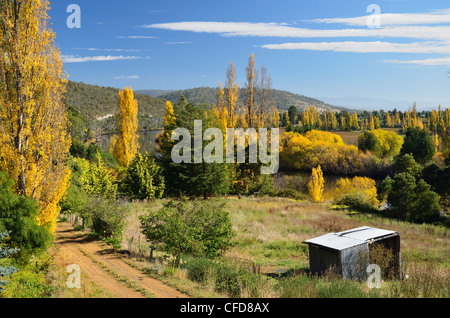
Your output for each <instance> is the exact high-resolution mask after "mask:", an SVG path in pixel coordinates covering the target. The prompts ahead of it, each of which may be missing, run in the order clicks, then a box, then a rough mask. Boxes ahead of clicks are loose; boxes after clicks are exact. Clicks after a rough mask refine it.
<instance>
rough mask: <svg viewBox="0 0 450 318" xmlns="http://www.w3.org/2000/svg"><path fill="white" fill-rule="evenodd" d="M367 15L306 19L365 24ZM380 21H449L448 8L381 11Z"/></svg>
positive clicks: (383, 24)
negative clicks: (395, 11) (420, 10)
mask: <svg viewBox="0 0 450 318" xmlns="http://www.w3.org/2000/svg"><path fill="white" fill-rule="evenodd" d="M368 17H370V15H369V16H361V17H354V18H326V19H313V20H307V21H309V22H316V23H328V24H329V23H339V24H346V25H354V26H366V25H367V19H368ZM380 21H381V25H382V26H388V25H421V24H441V23H450V9H444V10H436V11H433V12H427V13H382V14H380Z"/></svg>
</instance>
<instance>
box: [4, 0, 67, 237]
mask: <svg viewBox="0 0 450 318" xmlns="http://www.w3.org/2000/svg"><path fill="white" fill-rule="evenodd" d="M48 10H49V2H48V1H47V0H42V1H31V0H22V1H19V0H4V1H2V2H1V5H0V38H1V39H2V40H1V42H0V47H1V54H0V78H1V80H0V170H4V171H7V172H8V173H9V175H10V176H11V177H12V178H13V179H14V180H15V181H16V190H17V192H18V193H19V194H20V195H25V196H28V197H31V198H33V199H35V200H37V201H38V202H39V203H40V213H39V216H38V217H37V219H38V221H39V224H40V225H44V224H47V225H48V226H49V228H50V230H51V232H54V230H55V227H56V218H57V216H58V214H59V212H60V208H59V206H58V203H59V202H60V200H61V198H62V197H63V196H64V194H65V192H66V190H67V188H68V186H69V179H70V170H69V169H68V168H67V166H66V165H65V161H66V158H67V153H68V151H69V147H70V137H69V136H68V135H67V114H66V109H65V105H64V103H63V101H62V99H63V94H64V92H65V85H66V82H67V80H66V78H65V74H64V72H63V64H62V61H61V57H60V51H59V50H58V48H57V47H56V45H55V34H54V33H53V31H52V29H51V28H50V24H49V16H48V14H47V11H48Z"/></svg>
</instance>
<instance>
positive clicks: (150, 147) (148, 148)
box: [99, 130, 341, 202]
mask: <svg viewBox="0 0 450 318" xmlns="http://www.w3.org/2000/svg"><path fill="white" fill-rule="evenodd" d="M162 132H163V130H155V131H143V132H140V133H139V144H140V149H139V151H140V152H141V153H146V152H147V153H149V154H150V155H156V153H157V152H158V149H159V145H158V141H157V140H158V137H159V134H161V133H162ZM111 137H112V135H105V136H103V137H102V138H101V139H100V143H99V145H100V147H101V148H102V150H103V151H106V152H109V145H110V138H111ZM283 176H294V177H299V179H303V180H304V182H309V180H310V177H311V173H307V172H291V171H289V172H286V171H280V172H278V173H277V174H275V175H274V179H275V185H277V184H279V183H280V182H281V180H282V178H283ZM323 178H324V180H325V185H324V193H323V197H324V201H326V202H329V201H331V200H332V199H333V196H334V192H335V189H336V182H337V181H338V180H339V179H340V178H341V177H339V176H333V175H324V176H323Z"/></svg>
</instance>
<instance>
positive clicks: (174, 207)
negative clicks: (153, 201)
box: [140, 200, 234, 266]
mask: <svg viewBox="0 0 450 318" xmlns="http://www.w3.org/2000/svg"><path fill="white" fill-rule="evenodd" d="M140 220H141V228H142V231H143V233H144V235H145V236H146V237H147V240H148V241H149V242H150V243H152V244H153V245H159V246H161V248H162V249H163V250H164V251H166V252H167V253H169V254H171V255H172V256H174V257H175V265H176V266H178V264H179V261H180V257H181V255H182V254H190V255H193V256H201V255H205V256H207V257H210V258H214V257H216V256H218V255H220V254H221V253H223V252H224V251H226V250H227V249H228V248H229V247H230V246H231V239H232V238H233V236H234V232H233V230H232V224H231V220H230V217H229V215H228V212H227V211H226V210H225V205H224V204H223V203H220V202H216V201H202V202H198V201H194V202H192V201H190V202H189V201H187V200H182V201H179V202H175V201H170V202H168V203H166V204H165V205H164V206H163V208H161V209H160V210H158V211H156V212H154V213H150V214H148V215H146V216H142V217H141V219H140Z"/></svg>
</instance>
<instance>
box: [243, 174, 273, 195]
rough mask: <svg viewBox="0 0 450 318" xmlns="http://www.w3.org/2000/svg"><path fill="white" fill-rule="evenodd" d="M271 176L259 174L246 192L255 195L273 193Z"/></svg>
mask: <svg viewBox="0 0 450 318" xmlns="http://www.w3.org/2000/svg"><path fill="white" fill-rule="evenodd" d="M274 192H275V191H274V188H273V177H272V175H269V174H263V175H259V176H258V177H257V178H256V180H255V182H254V183H253V184H252V185H251V186H250V188H249V191H248V193H249V194H257V195H273V194H274Z"/></svg>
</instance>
